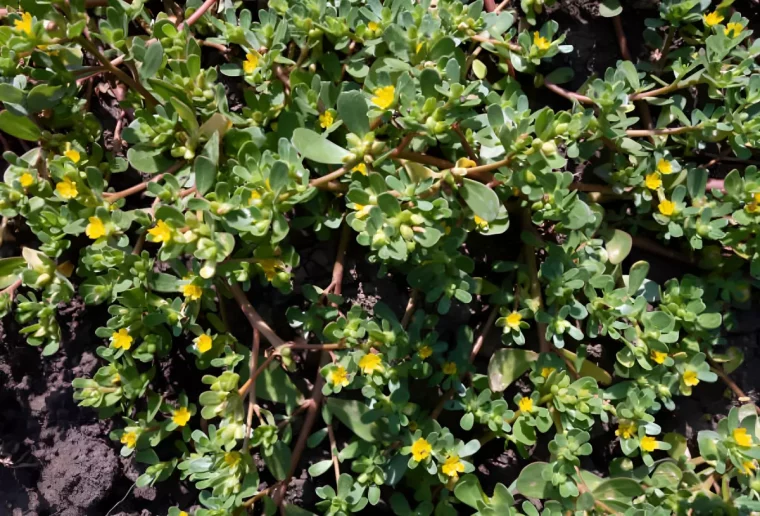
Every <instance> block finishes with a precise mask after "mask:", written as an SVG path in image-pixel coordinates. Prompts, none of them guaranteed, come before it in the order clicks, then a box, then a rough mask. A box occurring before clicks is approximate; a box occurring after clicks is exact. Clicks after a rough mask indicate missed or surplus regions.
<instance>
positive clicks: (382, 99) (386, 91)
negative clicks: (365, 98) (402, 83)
mask: <svg viewBox="0 0 760 516" xmlns="http://www.w3.org/2000/svg"><path fill="white" fill-rule="evenodd" d="M395 96H396V88H394V87H393V86H383V87H382V88H378V89H376V90H375V96H374V97H372V103H373V104H374V105H376V106H377V107H379V108H380V109H388V108H389V107H390V106H391V104H393V98H394V97H395Z"/></svg>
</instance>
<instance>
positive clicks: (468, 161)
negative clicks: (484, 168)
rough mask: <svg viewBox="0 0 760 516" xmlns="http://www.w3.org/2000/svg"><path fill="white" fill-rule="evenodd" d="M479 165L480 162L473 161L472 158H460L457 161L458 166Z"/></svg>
mask: <svg viewBox="0 0 760 516" xmlns="http://www.w3.org/2000/svg"><path fill="white" fill-rule="evenodd" d="M477 166H478V164H477V163H475V162H474V161H472V160H471V159H470V158H460V159H458V160H457V162H456V167H457V168H473V167H477Z"/></svg>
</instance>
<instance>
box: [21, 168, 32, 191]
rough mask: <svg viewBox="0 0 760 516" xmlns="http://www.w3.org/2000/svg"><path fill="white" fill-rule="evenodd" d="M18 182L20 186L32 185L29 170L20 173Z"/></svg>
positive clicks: (27, 186)
mask: <svg viewBox="0 0 760 516" xmlns="http://www.w3.org/2000/svg"><path fill="white" fill-rule="evenodd" d="M18 182H19V183H21V186H22V187H24V188H29V187H30V186H32V184H34V176H33V175H32V174H30V173H29V172H25V173H23V174H21V177H19V178H18Z"/></svg>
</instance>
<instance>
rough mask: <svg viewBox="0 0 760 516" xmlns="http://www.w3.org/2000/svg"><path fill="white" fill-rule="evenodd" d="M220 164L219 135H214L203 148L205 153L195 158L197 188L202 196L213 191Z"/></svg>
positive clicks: (194, 168) (194, 169)
mask: <svg viewBox="0 0 760 516" xmlns="http://www.w3.org/2000/svg"><path fill="white" fill-rule="evenodd" d="M218 162H219V133H213V134H212V135H211V138H210V139H209V141H208V142H207V143H206V146H205V147H204V148H203V153H202V154H201V155H200V156H198V157H196V158H195V163H194V164H193V173H194V174H195V187H196V188H197V189H198V192H199V193H200V194H201V195H203V194H205V193H206V192H208V191H209V190H211V188H212V187H213V186H214V183H215V182H216V172H217V163H218Z"/></svg>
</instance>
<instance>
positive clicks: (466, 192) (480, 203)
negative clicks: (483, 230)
mask: <svg viewBox="0 0 760 516" xmlns="http://www.w3.org/2000/svg"><path fill="white" fill-rule="evenodd" d="M461 192H462V197H463V198H464V202H466V203H467V206H469V207H470V209H471V210H472V211H473V212H474V213H475V215H477V216H478V217H480V218H482V219H484V220H485V221H486V222H491V221H492V220H494V219H495V218H496V217H497V216H498V215H499V206H501V203H500V202H499V196H498V195H496V192H494V191H493V190H491V189H490V188H488V187H487V186H486V185H484V184H483V183H478V182H477V181H473V180H472V179H467V178H465V179H464V180H463V182H462V189H461Z"/></svg>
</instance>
